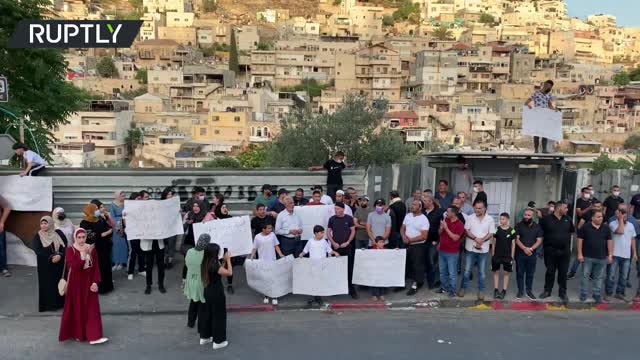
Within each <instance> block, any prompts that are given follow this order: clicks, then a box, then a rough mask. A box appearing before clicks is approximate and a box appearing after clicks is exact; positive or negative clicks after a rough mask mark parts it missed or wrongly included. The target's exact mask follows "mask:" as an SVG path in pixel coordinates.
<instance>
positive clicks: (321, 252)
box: [298, 225, 340, 306]
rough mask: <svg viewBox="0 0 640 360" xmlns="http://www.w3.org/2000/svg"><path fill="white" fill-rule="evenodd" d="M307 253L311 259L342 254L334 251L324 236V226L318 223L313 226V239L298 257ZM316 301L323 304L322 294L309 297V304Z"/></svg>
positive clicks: (311, 304)
mask: <svg viewBox="0 0 640 360" xmlns="http://www.w3.org/2000/svg"><path fill="white" fill-rule="evenodd" d="M307 254H309V258H310V259H322V258H325V257H328V256H336V257H338V256H340V254H339V253H338V252H337V251H333V249H331V245H329V242H328V241H327V240H326V239H325V237H324V227H322V226H320V225H316V226H314V227H313V239H311V240H309V241H308V242H307V245H306V246H305V247H304V250H302V253H300V256H298V257H300V258H301V257H304V256H305V255H307ZM314 302H316V303H318V305H320V306H322V304H323V301H322V298H321V297H320V296H314V297H313V298H311V299H309V301H307V305H308V306H313V303H314Z"/></svg>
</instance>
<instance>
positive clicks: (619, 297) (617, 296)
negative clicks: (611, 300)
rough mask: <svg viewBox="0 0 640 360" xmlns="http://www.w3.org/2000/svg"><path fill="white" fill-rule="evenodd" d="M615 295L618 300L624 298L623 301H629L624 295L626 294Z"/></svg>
mask: <svg viewBox="0 0 640 360" xmlns="http://www.w3.org/2000/svg"><path fill="white" fill-rule="evenodd" d="M614 297H615V298H616V299H618V300H622V301H624V302H627V298H626V297H624V294H616V295H615V296H614Z"/></svg>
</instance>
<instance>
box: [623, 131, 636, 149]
mask: <svg viewBox="0 0 640 360" xmlns="http://www.w3.org/2000/svg"><path fill="white" fill-rule="evenodd" d="M623 147H624V148H625V149H627V150H637V149H640V135H639V134H631V135H629V137H627V138H626V139H625V141H624V145H623Z"/></svg>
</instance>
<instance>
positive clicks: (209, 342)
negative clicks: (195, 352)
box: [200, 337, 215, 345]
mask: <svg viewBox="0 0 640 360" xmlns="http://www.w3.org/2000/svg"><path fill="white" fill-rule="evenodd" d="M212 342H213V338H212V337H210V338H208V339H200V345H207V344H211V343H212ZM214 345H215V344H214Z"/></svg>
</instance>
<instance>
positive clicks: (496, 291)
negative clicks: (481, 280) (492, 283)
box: [493, 289, 500, 299]
mask: <svg viewBox="0 0 640 360" xmlns="http://www.w3.org/2000/svg"><path fill="white" fill-rule="evenodd" d="M493 298H494V299H500V291H499V290H498V289H493Z"/></svg>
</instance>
